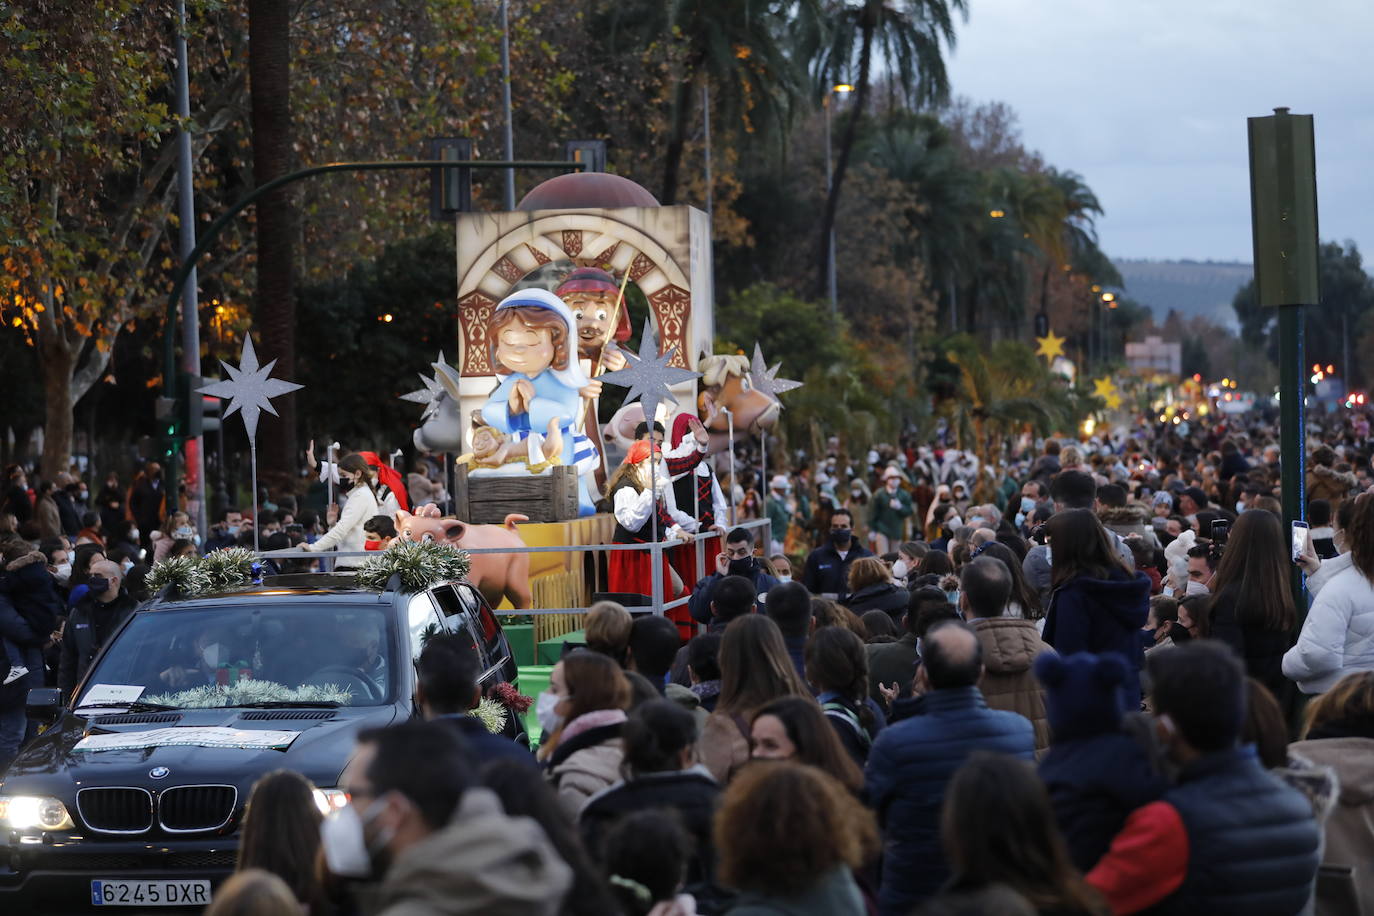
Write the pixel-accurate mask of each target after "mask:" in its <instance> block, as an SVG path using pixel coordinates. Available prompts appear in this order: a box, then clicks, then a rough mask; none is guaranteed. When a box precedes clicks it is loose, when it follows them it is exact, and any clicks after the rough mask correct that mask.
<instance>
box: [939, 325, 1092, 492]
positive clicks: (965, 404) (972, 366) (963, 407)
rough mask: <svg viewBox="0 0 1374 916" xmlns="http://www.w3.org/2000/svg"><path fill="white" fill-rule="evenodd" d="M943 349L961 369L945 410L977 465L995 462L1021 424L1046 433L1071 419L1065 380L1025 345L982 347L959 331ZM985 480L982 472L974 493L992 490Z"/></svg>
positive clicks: (1006, 342)
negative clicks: (1055, 375)
mask: <svg viewBox="0 0 1374 916" xmlns="http://www.w3.org/2000/svg"><path fill="white" fill-rule="evenodd" d="M944 348H945V351H946V353H945V358H946V359H948V360H949V361H950V362H951V363H953V364H954V365H955V366H956V367H957V368H958V370H959V381H958V385H957V387H956V389H955V396H954V397H953V398H951V399H948V400H946V401H945V404H944V413H945V415H946V416H947V417H948V419H949V421H950V425H951V427H952V428H953V430H954V433H955V436H956V437H957V440H958V441H959V442H960V443H961V445H964V446H967V445H968V444H970V443H971V444H972V447H973V451H974V454H976V455H977V456H978V462H979V467H980V468H990V467H996V466H997V461H998V459H999V458H1000V456H1001V454H1002V451H1003V449H1004V447H1005V446H1006V443H1007V441H1008V440H1009V439H1010V438H1012V437H1013V436H1015V435H1016V434H1017V433H1018V432H1019V431H1020V430H1021V429H1023V428H1025V427H1030V428H1031V429H1032V430H1034V431H1035V432H1036V433H1037V434H1041V435H1046V434H1049V433H1052V432H1054V431H1056V430H1059V429H1064V428H1065V427H1067V426H1069V425H1071V424H1072V423H1073V422H1074V419H1075V416H1074V414H1075V407H1074V401H1073V398H1072V396H1071V394H1070V393H1069V392H1068V390H1067V388H1066V386H1065V385H1064V383H1063V380H1062V379H1059V378H1056V377H1054V376H1052V375H1050V373H1049V371H1048V370H1047V369H1046V368H1045V367H1044V366H1043V365H1041V363H1040V361H1039V360H1038V359H1037V358H1036V356H1035V354H1034V353H1033V352H1032V351H1031V349H1030V348H1029V347H1027V346H1026V345H1025V344H1023V343H1020V342H1019V341H1014V340H1001V341H998V342H997V343H994V344H993V345H992V347H991V348H990V349H987V350H985V349H984V348H983V346H982V345H981V344H979V343H978V341H977V340H976V339H975V338H973V337H972V336H970V335H967V334H960V335H956V336H955V337H952V338H950V339H949V340H947V341H946V342H945V347H944ZM989 485H990V480H989V479H988V478H987V476H986V475H984V474H982V473H980V474H979V479H978V483H977V484H976V485H975V487H974V490H975V493H977V494H978V495H977V498H983V497H984V496H987V495H990V493H989V492H988V491H987V488H988V486H989Z"/></svg>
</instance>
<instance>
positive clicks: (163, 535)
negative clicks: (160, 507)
mask: <svg viewBox="0 0 1374 916" xmlns="http://www.w3.org/2000/svg"><path fill="white" fill-rule="evenodd" d="M194 530H195V529H193V528H192V527H191V524H190V518H189V517H188V516H187V515H186V513H185V512H173V513H172V514H171V515H169V516H167V518H166V519H165V520H164V521H163V523H162V525H161V526H160V527H159V528H158V530H157V531H154V532H153V565H154V566H156V565H157V564H159V563H161V562H162V561H163V560H165V559H166V558H167V554H168V552H169V551H170V550H171V549H172V544H174V543H175V542H176V541H177V540H178V539H179V538H189V536H190V534H191V533H192V532H194Z"/></svg>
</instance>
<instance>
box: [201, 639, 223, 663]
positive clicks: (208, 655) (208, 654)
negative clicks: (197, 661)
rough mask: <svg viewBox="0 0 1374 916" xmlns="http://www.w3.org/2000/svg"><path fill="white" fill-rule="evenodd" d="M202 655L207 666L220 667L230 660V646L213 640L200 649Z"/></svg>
mask: <svg viewBox="0 0 1374 916" xmlns="http://www.w3.org/2000/svg"><path fill="white" fill-rule="evenodd" d="M200 657H201V659H202V660H203V661H204V662H205V666H206V667H207V668H218V667H219V666H220V665H221V664H223V663H227V662H228V661H229V647H228V646H226V645H224V643H220V642H212V643H210V645H208V646H206V647H205V648H204V649H201V650H200Z"/></svg>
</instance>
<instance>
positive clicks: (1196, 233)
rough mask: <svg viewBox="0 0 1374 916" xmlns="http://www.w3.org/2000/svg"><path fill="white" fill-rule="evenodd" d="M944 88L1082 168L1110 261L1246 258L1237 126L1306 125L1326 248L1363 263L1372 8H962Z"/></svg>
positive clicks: (1061, 164)
mask: <svg viewBox="0 0 1374 916" xmlns="http://www.w3.org/2000/svg"><path fill="white" fill-rule="evenodd" d="M969 9H970V17H969V21H968V23H967V24H966V25H964V26H962V27H961V28H960V31H959V36H958V45H957V47H956V49H955V52H954V54H953V56H952V58H951V60H950V79H951V82H952V84H953V88H954V92H955V93H956V94H959V95H966V96H969V97H970V98H972V99H974V100H976V101H991V100H1000V101H1004V102H1007V103H1008V104H1010V105H1011V106H1012V107H1013V108H1014V109H1016V111H1017V113H1018V114H1019V115H1020V119H1021V127H1022V130H1023V132H1024V136H1025V143H1026V145H1027V146H1029V147H1030V148H1032V149H1037V150H1039V151H1040V152H1041V153H1043V154H1044V156H1045V158H1046V159H1047V160H1048V162H1049V163H1051V164H1052V165H1054V166H1056V167H1058V168H1061V169H1070V170H1073V171H1076V172H1079V173H1080V174H1082V175H1083V176H1084V177H1085V178H1086V179H1087V182H1088V184H1089V185H1090V186H1091V187H1092V188H1093V190H1095V191H1096V192H1097V194H1098V197H1099V198H1100V199H1101V201H1102V205H1103V207H1104V208H1105V210H1106V216H1105V217H1104V218H1103V219H1102V220H1101V221H1100V222H1099V232H1100V235H1101V241H1102V247H1103V249H1104V250H1105V251H1106V253H1107V254H1108V255H1110V256H1112V257H1120V258H1193V259H1196V260H1207V259H1209V258H1210V259H1214V260H1243V261H1249V260H1250V259H1251V241H1250V184H1249V172H1248V160H1247V155H1248V154H1247V150H1246V127H1245V119H1246V118H1247V117H1253V116H1258V115H1265V114H1269V113H1271V111H1272V109H1273V108H1274V107H1276V106H1280V105H1285V106H1288V107H1289V108H1290V109H1291V110H1292V111H1293V113H1294V114H1311V115H1315V118H1316V145H1317V194H1318V219H1319V221H1320V225H1321V236H1322V238H1323V239H1337V240H1342V239H1347V238H1351V239H1354V240H1355V241H1356V243H1357V244H1359V246H1360V251H1361V253H1362V254H1363V255H1364V256H1365V265H1366V269H1369V267H1370V265H1371V263H1374V174H1371V166H1374V45H1371V38H1374V2H1370V0H1302V2H1284V0H969Z"/></svg>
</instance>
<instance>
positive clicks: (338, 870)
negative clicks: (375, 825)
mask: <svg viewBox="0 0 1374 916" xmlns="http://www.w3.org/2000/svg"><path fill="white" fill-rule="evenodd" d="M381 804H382V799H380V798H379V799H377V800H376V801H374V802H373V803H372V804H371V805H370V806H368V809H367V810H366V811H365V812H363V813H362V814H361V815H360V814H358V809H357V808H355V807H353V805H351V804H350V805H345V806H344V807H342V808H340V809H339V810H337V811H335V812H333V813H331V814H330V815H329V816H328V817H326V818H325V819H324V820H322V821H321V822H320V848H321V850H322V851H323V852H324V861H325V864H326V865H327V866H328V867H329V870H330V872H331V873H333V874H335V875H338V876H339V877H341V878H371V877H372V876H373V871H374V869H373V864H372V859H373V856H374V855H375V854H377V853H378V852H379V851H380V850H382V849H384V848H385V847H386V846H387V844H388V843H390V842H391V836H390V834H386V835H383V836H379V837H376V838H375V840H374V842H373V843H371V844H369V843H368V841H367V833H366V830H365V829H364V828H365V827H366V826H367V825H368V824H370V823H371V822H372V821H373V820H374V819H375V818H376V817H377V813H378V812H379V811H380V810H381V808H380V807H378V806H379V805H381Z"/></svg>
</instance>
